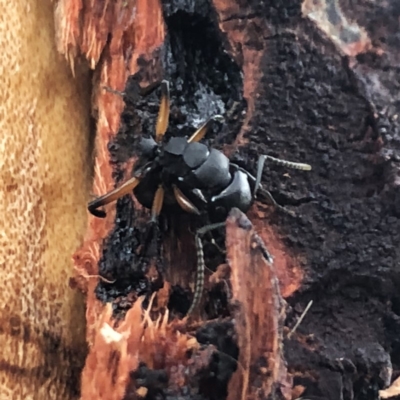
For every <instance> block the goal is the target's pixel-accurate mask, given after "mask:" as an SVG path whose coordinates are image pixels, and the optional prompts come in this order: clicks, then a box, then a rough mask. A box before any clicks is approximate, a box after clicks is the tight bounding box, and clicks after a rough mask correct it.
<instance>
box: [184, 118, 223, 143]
mask: <svg viewBox="0 0 400 400" xmlns="http://www.w3.org/2000/svg"><path fill="white" fill-rule="evenodd" d="M223 119H224V118H223V117H222V115H214V116H213V117H211V118H210V119H209V120H208V121H206V122H205V123H204V124H203V125H202V126H201V127H200V128H199V129H197V131H196V132H195V133H193V135H192V136H190V138H189V140H188V143H192V142H200V140H201V139H203V137H204V136H205V135H206V133H207V131H208V130H209V129H210V126H211V124H212V123H213V122H214V121H221V120H223Z"/></svg>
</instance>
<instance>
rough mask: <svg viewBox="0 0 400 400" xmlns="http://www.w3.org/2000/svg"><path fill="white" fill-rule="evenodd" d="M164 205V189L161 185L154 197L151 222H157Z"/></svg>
mask: <svg viewBox="0 0 400 400" xmlns="http://www.w3.org/2000/svg"><path fill="white" fill-rule="evenodd" d="M163 203H164V189H163V187H162V186H161V185H160V186H159V187H158V189H157V191H156V194H155V196H154V200H153V205H152V207H151V222H156V221H157V218H158V216H159V215H160V212H161V209H162V206H163Z"/></svg>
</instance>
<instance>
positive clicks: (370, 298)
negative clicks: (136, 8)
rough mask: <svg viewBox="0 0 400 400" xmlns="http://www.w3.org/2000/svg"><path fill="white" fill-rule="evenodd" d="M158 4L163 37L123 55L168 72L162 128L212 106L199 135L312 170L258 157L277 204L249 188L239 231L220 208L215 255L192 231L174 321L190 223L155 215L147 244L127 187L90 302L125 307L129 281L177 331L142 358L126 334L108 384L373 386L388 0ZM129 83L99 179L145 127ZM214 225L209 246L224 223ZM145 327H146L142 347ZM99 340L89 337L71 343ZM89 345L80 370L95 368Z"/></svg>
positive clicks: (391, 70)
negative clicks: (197, 285)
mask: <svg viewBox="0 0 400 400" xmlns="http://www.w3.org/2000/svg"><path fill="white" fill-rule="evenodd" d="M162 9H163V18H164V21H165V26H166V37H165V40H164V43H163V45H162V46H161V47H160V48H159V49H156V50H155V51H153V53H152V54H151V55H149V54H148V53H146V54H144V55H143V56H142V57H137V60H138V67H139V68H138V69H139V70H140V75H139V78H140V82H142V83H143V84H146V83H148V82H152V81H155V80H157V79H159V78H161V77H165V78H167V79H169V80H170V81H171V97H172V113H171V119H170V124H171V133H172V134H175V135H184V134H188V133H190V132H191V131H192V130H191V127H192V128H194V126H197V125H198V124H199V122H200V121H202V120H204V119H206V118H207V117H209V116H211V115H212V114H216V113H222V114H224V115H225V117H226V122H225V124H224V126H223V127H220V129H219V130H216V131H215V132H213V133H212V134H210V136H209V142H210V143H211V144H212V145H213V146H215V147H217V148H220V149H223V150H224V151H225V153H226V154H228V155H230V156H231V157H232V158H233V159H234V160H235V161H236V162H238V163H240V164H241V165H243V166H244V167H246V168H248V169H249V170H250V171H251V172H254V171H255V163H256V160H257V157H258V155H260V154H269V155H272V156H277V157H280V158H284V159H289V160H293V161H301V162H307V163H309V164H311V165H312V166H313V170H312V171H311V172H310V173H304V172H298V171H294V172H293V171H287V170H285V169H283V168H281V167H276V166H272V165H269V166H268V169H266V172H265V173H264V176H263V183H264V184H265V185H266V186H267V187H268V188H269V189H270V191H271V192H272V194H273V195H274V197H275V198H276V200H277V201H278V202H279V203H280V204H281V205H283V206H286V207H288V208H289V209H291V210H293V211H294V212H295V216H294V217H292V216H289V215H286V214H281V213H279V212H274V211H273V210H271V207H269V206H268V205H267V204H266V203H265V202H263V201H262V200H261V199H260V200H258V201H257V202H256V204H255V205H254V207H253V209H252V210H251V211H250V212H249V217H250V220H251V221H252V223H253V225H254V231H253V230H251V232H252V233H249V231H246V229H250V228H243V226H242V225H243V224H241V223H239V222H238V221H239V220H240V218H242V217H239V216H237V215H236V216H235V215H233V216H232V215H231V217H230V218H231V219H230V220H229V221H228V228H227V236H226V250H227V261H225V255H224V254H223V253H221V252H220V251H219V249H218V248H217V247H216V246H215V245H213V244H212V243H208V244H206V248H205V254H206V263H207V266H208V267H209V268H210V269H211V270H212V271H216V272H215V273H214V274H212V275H211V279H209V283H208V284H207V293H206V295H205V296H204V302H203V303H202V306H201V308H200V311H199V313H198V315H197V316H196V318H195V321H187V320H183V321H181V322H179V323H178V322H177V321H178V319H177V318H180V317H182V315H184V313H185V311H186V310H187V309H188V307H189V304H190V300H191V290H190V289H189V288H190V287H193V283H194V270H195V262H196V260H195V257H194V255H195V252H194V247H193V246H194V243H193V236H192V235H191V234H188V232H191V231H193V230H194V229H195V228H196V226H199V224H201V223H202V222H203V221H196V220H193V219H192V218H189V217H187V218H179V219H177V218H176V216H175V215H165V216H164V217H165V220H166V222H167V223H168V226H169V230H168V231H161V233H160V237H159V238H158V239H159V240H158V241H156V242H153V243H152V244H151V245H148V243H147V241H146V229H147V228H146V221H147V214H146V211H143V210H141V209H140V208H139V207H138V206H137V204H134V201H133V199H132V198H131V197H130V196H126V197H125V198H123V199H121V200H120V201H118V203H117V205H116V217H115V225H114V227H113V228H112V230H111V231H110V234H109V235H108V237H107V238H106V240H105V242H104V243H103V246H102V250H101V254H100V262H99V274H100V275H101V276H102V277H103V278H106V279H107V280H108V281H110V282H111V283H110V282H107V281H105V280H104V279H103V280H100V281H99V282H98V285H97V287H96V295H97V297H98V299H99V300H101V301H102V302H112V304H113V314H112V315H113V316H111V314H109V315H108V317H107V318H108V319H107V321H108V323H110V324H111V325H113V326H116V325H115V322H111V321H112V319H113V318H121V319H123V318H124V316H125V315H126V318H128V315H131V314H130V313H132V312H133V311H132V310H133V309H136V308H135V307H137V304H138V303H137V302H138V301H139V300H138V299H139V298H140V297H142V296H143V298H142V300H140V301H143V306H144V308H145V309H147V310H150V307H151V306H152V305H153V306H154V307H153V310H152V313H150V314H146V315H147V317H146V318H150V317H149V315H151V316H152V317H151V318H153V319H154V318H157V315H158V313H159V312H161V313H163V312H165V309H166V306H167V305H168V309H169V314H164V317H162V318H163V321H164V323H165V324H166V326H168V332H169V333H167V334H166V336H165V337H164V339H163V340H165V342H163V343H177V342H176V340H175V339H173V340H172V339H171V341H170V342H169V340H170V339H169V338H170V336H168V335H172V336H171V337H175V336H173V335H178V334H177V332H180V335H182V336H180V337H181V340H182V341H181V342H179V346H181V347H174V346H178V345H176V344H174V345H173V346H172V347H169V348H168V349H169V351H171V352H172V353H169V352H168V351H161V352H160V353H159V354H160V356H159V357H158V358H157V357H156V359H157V362H155V361H154V359H152V358H151V356H149V354H150V353H146V349H144V350H143V354H142V356H141V357H139V358H134V362H133V361H132V363H131V364H130V368H128V369H126V370H124V371H125V372H123V379H122V380H121V381H118V382H120V383H121V382H122V383H121V385H122V387H123V390H122V392H123V393H125V394H124V397H121V396H119V397H115V398H125V399H130V398H136V397H138V396H139V397H140V396H142V397H143V396H146V398H148V399H152V398H166V397H169V396H171V397H176V396H180V397H181V398H186V399H191V398H196V399H221V398H229V399H245V398H259V399H262V398H273V397H274V396H279V397H283V398H286V399H291V398H293V399H295V398H296V397H300V396H303V397H305V398H310V396H317V398H318V397H319V398H327V399H332V400H333V399H339V398H343V399H346V400H347V399H375V398H376V397H377V395H378V390H379V389H383V388H385V387H387V386H388V385H389V384H390V382H391V380H392V379H393V378H396V377H397V376H398V370H399V363H400V358H399V356H400V353H399V349H400V342H399V328H400V326H399V313H400V298H399V295H398V290H396V287H397V286H398V283H399V280H400V274H399V270H398V265H399V259H400V253H399V250H398V243H399V241H400V224H399V222H400V221H399V218H400V208H399V205H400V202H399V200H400V184H399V182H400V175H399V163H400V154H399V150H400V149H399V147H400V132H399V119H398V108H399V98H398V96H399V95H398V93H399V71H398V68H397V65H398V60H397V59H398V57H399V56H398V54H399V51H398V50H399V38H398V31H399V29H398V28H399V22H398V21H399V16H400V8H399V6H398V5H397V3H396V1H395V0H392V1H387V2H385V3H384V4H383V3H382V5H378V3H376V4H374V3H372V2H369V3H365V2H350V1H344V0H343V1H340V2H337V1H333V0H331V1H328V0H326V1H320V2H317V4H316V2H311V1H304V2H303V3H301V2H300V1H295V0H291V1H283V0H282V1H279V0H275V1H264V2H262V1H259V0H257V1H241V2H230V1H222V0H214V1H213V2H209V1H205V0H204V1H196V2H194V1H193V2H192V1H164V2H163V4H162ZM349 21H351V22H349ZM131 83H132V79H131V80H129V81H128V83H127V87H126V90H125V92H126V94H125V97H124V100H125V108H124V111H123V112H122V115H121V125H120V128H119V131H118V133H117V134H116V136H115V137H113V138H112V139H111V141H110V144H109V146H108V148H109V150H110V159H111V162H112V165H113V166H114V178H115V180H116V182H117V183H119V182H121V181H122V180H124V179H126V178H127V177H128V176H129V173H130V171H129V168H130V166H131V162H130V161H131V160H132V159H134V157H135V156H136V139H137V137H138V135H140V134H141V133H151V132H153V126H154V119H155V116H156V113H157V105H158V103H157V99H158V98H157V93H155V94H154V95H152V97H150V98H146V99H137V98H136V97H135V96H133V92H131V89H132V86H131ZM233 220H234V221H235V222H233ZM235 224H236V225H235ZM251 229H253V228H251ZM243 230H244V231H243ZM246 232H247V233H246ZM255 232H257V234H258V235H259V237H260V238H261V239H260V241H257V243H262V242H264V243H265V244H266V246H267V248H268V250H269V251H270V253H271V254H273V255H274V256H275V262H274V264H273V266H272V267H271V266H268V265H265V264H266V263H265V261H263V260H261V256H260V254H259V253H257V250H255V249H258V245H256V246H255V248H254V246H253V245H252V243H253V244H254V240H255V239H254V238H255V237H256V236H254V235H255ZM215 239H216V241H217V243H218V244H219V245H220V246H223V244H224V232H219V233H218V234H216V235H215ZM159 244H162V245H163V251H161V250H160V246H158V245H159ZM241 246H243V247H241ZM143 249H144V250H143ZM238 249H242V251H241V252H240V253H241V255H238ZM247 256H248V257H247ZM253 261H254V262H253ZM226 262H227V263H228V265H229V267H226V265H225V263H226ZM276 278H278V280H279V288H278V287H277V286H276V285H275V283H274V282H275V279H276ZM256 283H257V284H256ZM159 289H160V290H159ZM157 290H158V292H157V293H158V294H157V297H156V298H154V299H153V298H152V297H151V294H152V293H154V292H155V291H157ZM281 296H282V297H284V298H285V299H286V301H287V308H286V313H287V316H286V318H285V320H284V321H283V316H284V307H283V305H282V299H281ZM260 298H262V299H265V303H264V306H265V308H263V307H261V305H260V304H259V303H258V302H257V301H256V300H259V299H260ZM310 300H312V301H313V304H312V306H311V308H310V310H309V311H308V313H307V315H306V316H305V318H304V319H303V321H302V323H301V325H300V326H299V327H298V328H297V330H296V332H294V333H293V332H290V330H291V329H292V328H293V326H294V325H295V323H296V321H297V320H298V318H299V317H300V315H301V314H302V312H303V310H304V309H305V307H306V305H307V304H308V303H309V301H310ZM132 307H133V308H132ZM165 315H167V316H168V318H167V319H166V320H165V318H166V317H165ZM151 318H150V319H151ZM145 321H147V324H150V322H149V321H150V320H149V319H147V320H146V319H145ZM103 322H104V320H103ZM142 323H143V322H142ZM150 325H151V324H150ZM97 326H98V330H97V332H99V329H100V326H103V325H101V324H100V323H99V324H98V325H97ZM144 326H145V327H146V326H147V325H146V324H145V325H144ZM115 329H118V328H117V327H116V328H115ZM146 329H148V328H144V331H141V334H142V335H145V332H146ZM289 332H290V334H289ZM97 334H98V333H97ZM192 335H194V336H195V337H196V346H194V345H193V342H192V339H191V337H192ZM264 335H265V336H264ZM178 336H179V335H178ZM118 340H119V339H118ZM118 340H117V341H118ZM160 340H161V339H160V338H159V337H158V336H156V335H155V336H154V343H153V345H154V346H158V345H159V344H160V343H161V342H159V341H160ZM111 342H113V341H111ZM111 342H107V343H108V345H109V343H111ZM97 343H99V342H97ZM257 343H258V345H257ZM252 346H256V347H252ZM263 346H264V347H263ZM177 348H179V349H182V348H186V349H187V351H186V352H184V351H176V352H175V350H174V349H177ZM106 349H107V347H106V346H105V345H104V343H102V345H98V346H96V343H95V345H94V347H93V348H92V350H91V355H90V356H89V357H93V354H95V353H96V352H98V354H100V353H101V352H102V351H108V350H106ZM147 349H148V348H147ZM171 349H172V350H171ZM210 349H213V350H210ZM136 350H137V349H136ZM137 351H138V350H137ZM257 352H259V354H256V353H257ZM107 354H108V353H107ZM118 354H119V355H118V357H120V358H121V360H122V358H124V357H125V358H126V357H128V358H129V357H133V356H132V354H130V353H129V352H128V353H124V355H123V356H122V355H121V354H122V353H121V354H120V353H118ZM170 354H175V355H174V356H171V355H170ZM107 357H108V356H107ZM118 357H117V358H118ZM171 357H172V358H171ZM120 358H118V359H120ZM125 358H124V359H125ZM106 359H107V358H106ZM89 360H90V359H89V358H88V363H87V365H86V368H85V374H86V375H85V374H84V376H85V377H86V378H87V376H90V374H91V373H92V372H93V370H96V368H100V367H99V366H97V365H96V364H95V363H93V362H91V363H90V365H89ZM91 360H93V358H91ZM132 360H133V359H132ZM235 360H238V363H236V361H235ZM271 360H272V361H271ZM189 365H190V366H191V367H190V368H189V367H188V366H189ZM113 370H115V369H113ZM235 370H236V372H234V371H235ZM239 370H240V379H239V378H238V373H239V372H238V371H239ZM129 371H130V373H129ZM128 375H129V376H128ZM117 376H118V375H117ZM86 378H85V379H86ZM85 382H86V384H87V385H88V386H90V385H91V384H90V380H87V381H85ZM114 382H116V381H115V380H114ZM94 386H95V380H93V381H92V387H94ZM85 390H86V388H84V391H85ZM87 393H89V392H87ZM113 393H116V392H113ZM85 398H90V397H89V395H88V396H87V397H85ZM104 398H105V397H104Z"/></svg>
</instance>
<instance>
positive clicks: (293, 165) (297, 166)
mask: <svg viewBox="0 0 400 400" xmlns="http://www.w3.org/2000/svg"><path fill="white" fill-rule="evenodd" d="M266 160H268V161H271V162H272V163H274V164H277V165H282V166H284V167H287V168H292V169H299V170H302V171H310V170H311V165H308V164H303V163H295V162H292V161H287V160H281V159H280V158H275V157H271V156H267V155H262V156H260V157H259V158H258V162H257V177H256V183H255V186H254V192H253V196H254V197H255V195H256V192H257V190H258V188H259V186H260V183H261V177H262V172H263V169H264V164H265V161H266Z"/></svg>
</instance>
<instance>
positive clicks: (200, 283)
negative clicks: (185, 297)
mask: <svg viewBox="0 0 400 400" xmlns="http://www.w3.org/2000/svg"><path fill="white" fill-rule="evenodd" d="M224 226H225V222H219V223H216V224H210V225H205V226H203V227H202V228H200V229H198V230H197V231H196V236H195V243H196V254H197V271H196V284H195V288H194V294H193V301H192V304H191V306H190V308H189V311H188V312H187V314H186V316H189V315H190V314H191V313H192V312H193V311H194V309H195V308H196V307H197V306H198V304H199V302H200V299H201V296H202V294H203V288H204V270H205V267H206V265H205V262H204V253H203V242H202V241H201V236H203V235H204V234H205V233H207V232H210V231H212V230H215V229H218V228H222V227H224Z"/></svg>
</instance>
